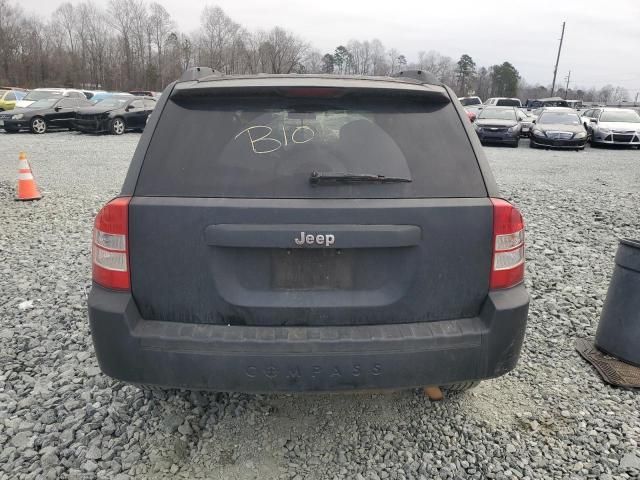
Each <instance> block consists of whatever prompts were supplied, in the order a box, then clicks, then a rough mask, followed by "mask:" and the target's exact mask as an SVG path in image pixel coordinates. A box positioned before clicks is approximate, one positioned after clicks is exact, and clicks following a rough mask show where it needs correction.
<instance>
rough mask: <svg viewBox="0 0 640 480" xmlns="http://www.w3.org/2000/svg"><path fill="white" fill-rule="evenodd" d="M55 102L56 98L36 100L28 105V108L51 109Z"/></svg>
mask: <svg viewBox="0 0 640 480" xmlns="http://www.w3.org/2000/svg"><path fill="white" fill-rule="evenodd" d="M57 101H58V99H56V98H43V99H42V100H36V101H35V102H33V103H32V104H31V105H29V108H34V109H37V108H51V107H53V106H54V105H55V104H56V102H57Z"/></svg>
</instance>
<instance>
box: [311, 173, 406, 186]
mask: <svg viewBox="0 0 640 480" xmlns="http://www.w3.org/2000/svg"><path fill="white" fill-rule="evenodd" d="M309 182H310V183H311V184H312V185H321V184H336V183H409V182H411V179H410V178H402V177H386V176H384V175H375V174H372V173H323V172H313V173H312V174H311V177H309Z"/></svg>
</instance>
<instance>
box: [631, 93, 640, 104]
mask: <svg viewBox="0 0 640 480" xmlns="http://www.w3.org/2000/svg"><path fill="white" fill-rule="evenodd" d="M638 95H640V91H639V92H636V99H635V100H634V101H633V106H634V107H635V106H636V105H638Z"/></svg>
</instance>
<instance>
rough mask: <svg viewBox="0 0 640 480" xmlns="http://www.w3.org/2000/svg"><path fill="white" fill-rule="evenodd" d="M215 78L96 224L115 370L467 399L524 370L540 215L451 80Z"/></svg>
mask: <svg viewBox="0 0 640 480" xmlns="http://www.w3.org/2000/svg"><path fill="white" fill-rule="evenodd" d="M211 72H212V71H211V70H210V69H205V68H200V69H199V70H197V71H195V72H194V71H190V72H188V73H187V74H185V75H184V76H183V78H185V81H179V82H177V83H174V84H172V85H170V86H169V87H168V88H167V90H166V91H165V93H166V94H163V95H162V97H161V98H160V100H159V104H158V107H157V109H156V110H157V111H156V114H154V115H152V116H151V119H150V121H149V124H148V127H147V128H148V129H149V131H148V132H146V133H145V135H143V136H142V137H141V139H140V143H139V145H138V148H137V150H136V153H135V155H134V158H133V160H132V162H131V164H130V167H129V172H128V174H127V177H126V180H125V182H124V185H123V187H122V191H121V194H120V195H119V196H118V197H117V198H116V199H114V200H112V201H111V202H109V203H108V204H107V205H106V206H105V207H104V208H103V209H102V210H101V211H100V213H99V214H98V215H97V217H96V219H95V229H94V236H93V286H92V288H91V293H90V295H89V300H88V305H89V318H90V323H91V333H92V337H93V342H94V346H95V351H96V354H97V358H98V362H99V365H100V368H101V369H102V371H103V372H104V373H106V374H107V375H110V376H112V377H114V378H118V379H120V380H122V381H125V382H130V383H133V384H137V385H155V386H161V387H178V386H179V387H180V388H191V389H197V390H214V391H230V390H231V391H244V392H267V391H290V392H300V391H326V390H330V391H337V390H356V389H366V388H376V389H378V388H409V387H415V386H424V385H442V386H445V385H448V386H449V388H451V389H453V390H461V389H465V388H469V387H470V386H473V385H474V384H475V383H476V382H477V381H478V380H481V379H484V378H492V377H497V376H500V375H503V374H504V373H506V372H507V371H509V370H511V369H512V368H514V366H515V364H516V362H517V359H518V357H519V353H520V349H521V345H522V341H523V337H524V330H525V324H526V318H527V309H528V304H529V299H528V295H527V292H526V289H525V286H524V284H523V274H524V246H523V242H524V226H523V221H522V217H521V215H520V213H519V212H518V210H517V209H516V208H515V207H514V206H513V205H511V204H509V203H508V202H506V201H505V200H502V199H499V198H497V197H498V195H499V194H498V189H497V187H496V184H495V181H494V179H493V176H492V174H491V171H490V168H489V164H488V162H487V160H486V158H485V155H484V152H483V150H482V147H481V146H480V144H479V143H478V141H477V139H476V138H475V136H473V135H472V130H471V129H472V126H471V124H469V123H468V122H461V121H460V118H461V117H463V116H464V111H463V108H462V106H461V105H460V104H459V102H457V101H455V102H454V99H455V94H454V92H453V91H452V90H451V89H450V88H448V87H444V86H442V85H439V84H425V83H422V82H424V81H427V80H426V79H425V80H420V78H422V76H421V74H420V72H402V75H403V76H402V77H400V78H387V79H381V78H376V79H375V80H372V79H367V78H363V77H357V76H352V77H349V78H344V77H327V76H314V75H269V76H260V75H256V76H246V77H239V76H233V77H229V78H225V77H224V76H221V75H215V74H211ZM207 73H209V75H210V76H207ZM194 78H197V79H198V81H197V82H194V81H192V80H193V79H194ZM345 94H346V95H345ZM390 100H391V101H390ZM514 118H515V112H514Z"/></svg>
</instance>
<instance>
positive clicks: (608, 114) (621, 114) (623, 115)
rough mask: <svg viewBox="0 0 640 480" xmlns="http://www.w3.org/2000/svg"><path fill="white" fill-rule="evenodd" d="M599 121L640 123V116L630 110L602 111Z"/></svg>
mask: <svg viewBox="0 0 640 480" xmlns="http://www.w3.org/2000/svg"><path fill="white" fill-rule="evenodd" d="M600 121H601V122H625V123H640V115H638V114H637V113H636V112H633V111H631V110H604V111H603V112H602V115H601V116H600Z"/></svg>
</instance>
